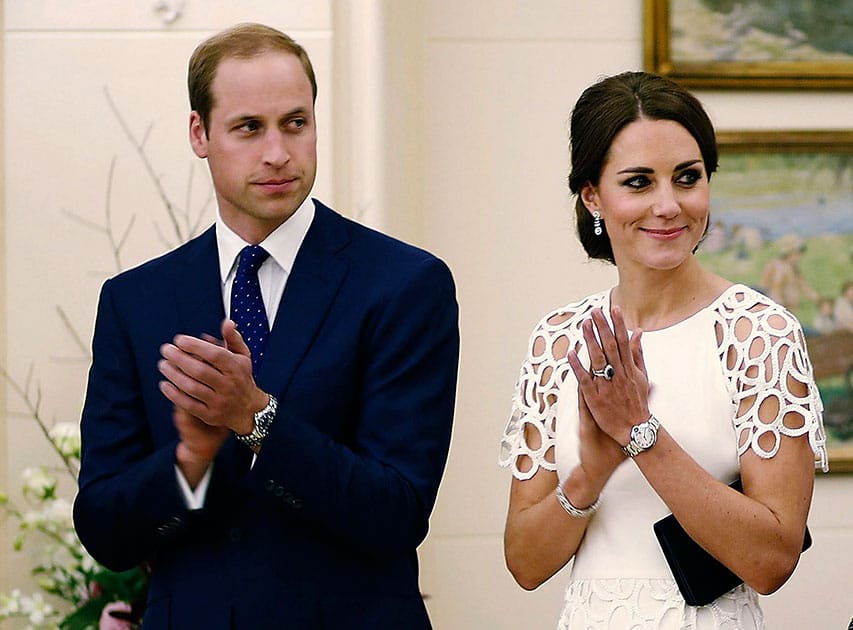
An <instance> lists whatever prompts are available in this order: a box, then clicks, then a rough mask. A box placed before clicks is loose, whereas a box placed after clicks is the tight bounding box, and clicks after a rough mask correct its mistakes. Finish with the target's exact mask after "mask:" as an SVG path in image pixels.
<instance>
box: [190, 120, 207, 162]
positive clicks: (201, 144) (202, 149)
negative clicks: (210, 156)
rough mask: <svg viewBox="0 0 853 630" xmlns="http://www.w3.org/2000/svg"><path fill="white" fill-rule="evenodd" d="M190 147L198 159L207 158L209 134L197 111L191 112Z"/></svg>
mask: <svg viewBox="0 0 853 630" xmlns="http://www.w3.org/2000/svg"><path fill="white" fill-rule="evenodd" d="M190 146H191V147H192V148H193V153H195V154H196V155H197V156H198V157H200V158H206V157H207V132H206V131H205V128H204V121H203V120H202V119H201V115H200V114H199V113H198V112H197V111H192V112H190Z"/></svg>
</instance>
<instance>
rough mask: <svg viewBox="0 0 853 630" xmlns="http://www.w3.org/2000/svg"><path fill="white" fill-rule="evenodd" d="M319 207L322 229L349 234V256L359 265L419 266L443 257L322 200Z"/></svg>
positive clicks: (317, 218)
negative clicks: (340, 210) (340, 212)
mask: <svg viewBox="0 0 853 630" xmlns="http://www.w3.org/2000/svg"><path fill="white" fill-rule="evenodd" d="M315 201H316V200H315ZM315 206H316V210H317V214H316V220H317V222H318V227H321V228H322V227H323V226H326V227H328V228H330V229H339V230H341V231H342V232H343V233H345V234H346V239H347V243H346V244H347V245H348V248H347V249H348V251H349V256H350V257H351V258H352V259H354V260H356V261H358V262H363V263H365V264H371V263H375V264H383V265H385V266H387V265H389V263H392V262H394V263H396V264H410V265H418V264H421V263H424V262H428V261H439V258H438V257H437V256H436V255H435V254H434V253H432V252H430V251H427V250H426V249H424V248H422V247H419V246H417V245H414V244H412V243H408V242H406V241H404V240H402V239H401V238H398V237H395V236H391V235H390V234H387V233H386V232H382V231H380V230H379V229H377V228H374V227H370V226H368V225H365V224H363V223H360V222H359V221H357V220H355V219H350V218H348V217H345V216H343V215H342V214H339V213H338V212H336V211H335V210H332V209H331V208H329V207H328V206H326V205H324V204H322V203H321V202H319V201H317V202H316V203H315Z"/></svg>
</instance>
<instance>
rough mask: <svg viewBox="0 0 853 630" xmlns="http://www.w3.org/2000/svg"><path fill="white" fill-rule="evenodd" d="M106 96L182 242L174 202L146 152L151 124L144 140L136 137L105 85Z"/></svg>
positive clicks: (176, 234)
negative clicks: (146, 142) (145, 143)
mask: <svg viewBox="0 0 853 630" xmlns="http://www.w3.org/2000/svg"><path fill="white" fill-rule="evenodd" d="M104 96H106V99H107V103H109V106H110V109H111V110H112V112H113V114H114V115H115V117H116V119H117V120H118V122H119V125H120V126H121V128H122V131H124V134H125V135H126V136H127V137H128V139H129V140H130V142H131V144H133V146H134V148H135V149H136V154H137V155H138V156H139V159H140V160H142V165H143V166H144V167H145V171H146V172H147V173H148V177H150V178H151V181H152V182H153V183H154V187H155V188H156V189H157V194H158V195H159V196H160V200H161V201H162V202H163V205H164V206H165V207H166V214H167V215H168V216H169V220H170V221H171V223H172V228H173V229H174V231H175V236H177V238H178V242H182V241H183V240H184V235H183V234H182V233H181V226H180V225H179V224H178V220H177V216H176V214H175V207H174V205H173V204H172V202H171V201H170V200H169V197H168V195H167V194H166V191H165V190H164V189H163V185H162V183H161V182H160V178H159V177H158V176H157V173H155V172H154V167H153V165H152V164H151V161H150V160H149V159H148V154H147V153H145V147H144V141H145V139H146V138H147V137H148V134H149V132H150V130H151V126H150V125H149V127H148V130H146V132H145V135H144V136H143V140H142V142H140V141H139V140H137V139H136V136H134V135H133V132H132V131H131V130H130V127H129V126H128V124H127V122H126V121H125V119H124V116H122V114H121V112H120V111H119V109H118V107H117V106H116V104H115V102H114V101H113V99H112V97H111V96H110V92H109V90H108V89H107V87H106V86H104Z"/></svg>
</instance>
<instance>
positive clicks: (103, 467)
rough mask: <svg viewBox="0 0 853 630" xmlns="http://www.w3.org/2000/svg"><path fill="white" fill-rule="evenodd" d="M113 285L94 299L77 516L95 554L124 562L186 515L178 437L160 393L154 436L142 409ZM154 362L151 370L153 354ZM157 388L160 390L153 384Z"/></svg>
mask: <svg viewBox="0 0 853 630" xmlns="http://www.w3.org/2000/svg"><path fill="white" fill-rule="evenodd" d="M115 287H116V283H115V282H114V281H108V282H107V283H106V284H105V285H104V287H103V289H102V292H101V297H100V300H99V303H98V314H97V319H96V324H95V334H94V337H93V342H92V351H93V352H92V354H93V362H92V367H91V370H90V374H89V383H88V388H87V393H86V402H85V405H84V409H83V417H82V422H81V432H82V438H83V444H82V458H81V470H80V478H79V484H80V490H79V493H78V495H77V497H76V499H75V504H74V524H75V528H76V530H77V534H78V536H79V537H80V540H81V541H82V542H83V544H84V545H85V546H86V548H87V549H88V550H89V552H90V553H91V554H92V555H93V556H94V557H95V558H96V559H97V560H98V561H99V562H101V563H102V564H104V565H105V566H107V567H109V568H111V569H114V570H123V569H128V568H131V567H133V566H135V565H137V564H139V563H140V562H142V561H143V560H145V559H147V558H149V557H150V555H151V553H152V552H153V551H154V550H155V549H157V548H158V547H159V546H161V545H163V544H165V543H167V542H168V541H169V540H171V539H172V538H173V537H175V536H178V535H180V534H181V533H182V532H183V531H185V530H186V529H187V527H188V523H189V516H190V515H189V510H188V508H187V505H186V503H185V501H184V498H183V495H182V494H181V491H180V488H179V486H178V482H177V479H176V472H175V465H176V463H177V461H176V457H175V454H176V449H177V448H178V445H179V439H178V437H177V435H176V433H175V431H174V428H173V426H172V418H171V411H170V409H169V406H168V404H167V401H165V399H163V401H164V405H163V407H162V408H163V417H162V419H160V420H161V421H160V422H159V423H158V424H157V426H158V429H157V430H158V432H159V434H158V435H156V436H155V435H154V434H153V433H152V431H153V429H152V424H151V422H150V419H149V418H148V417H147V416H146V413H147V411H146V406H145V402H144V399H145V396H144V395H143V391H142V390H143V387H144V385H143V382H144V381H145V379H144V378H143V376H142V375H141V374H140V373H139V367H138V363H137V362H138V358H137V357H136V356H135V352H134V348H133V344H132V343H131V334H132V333H131V331H130V330H128V325H127V324H126V323H125V322H124V321H123V319H122V315H121V314H120V311H119V309H118V308H117V307H116V304H117V302H118V301H119V299H118V298H117V297H116V295H117V291H116V288H115ZM155 349H156V348H155ZM151 370H152V373H156V372H154V371H155V370H156V366H155V365H154V361H152V362H151ZM149 381H150V376H149ZM150 386H152V387H156V386H155V385H154V382H151V385H150ZM154 395H156V396H160V394H159V393H158V392H156V389H155V391H154Z"/></svg>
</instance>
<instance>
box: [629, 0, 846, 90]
mask: <svg viewBox="0 0 853 630" xmlns="http://www.w3.org/2000/svg"><path fill="white" fill-rule="evenodd" d="M645 12H646V14H645V46H646V48H645V54H646V67H647V69H649V70H651V71H654V72H658V73H659V74H665V75H668V76H672V77H673V78H675V79H677V80H679V81H681V82H683V83H685V84H687V85H692V86H694V87H742V88H750V87H812V88H843V87H851V86H853V0H811V1H810V2H803V1H802V0H646V2H645Z"/></svg>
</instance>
